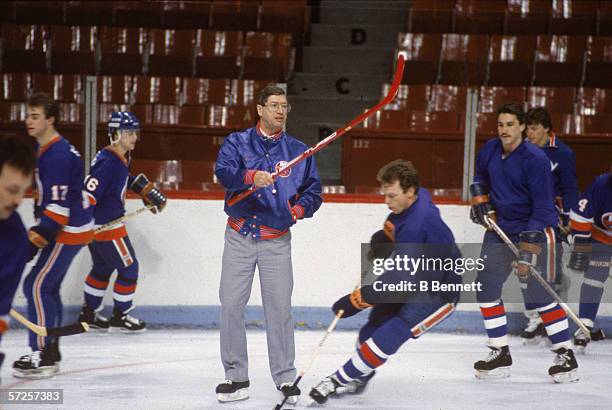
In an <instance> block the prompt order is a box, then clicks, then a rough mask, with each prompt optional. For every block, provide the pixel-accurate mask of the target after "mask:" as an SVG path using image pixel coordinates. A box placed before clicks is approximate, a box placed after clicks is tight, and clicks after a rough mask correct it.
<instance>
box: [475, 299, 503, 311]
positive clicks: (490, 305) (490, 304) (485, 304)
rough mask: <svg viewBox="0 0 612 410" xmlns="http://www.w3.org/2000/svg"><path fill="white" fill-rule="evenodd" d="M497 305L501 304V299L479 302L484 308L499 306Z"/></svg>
mask: <svg viewBox="0 0 612 410" xmlns="http://www.w3.org/2000/svg"><path fill="white" fill-rule="evenodd" d="M497 305H501V301H500V300H497V301H495V302H487V303H479V304H478V306H480V307H481V308H483V309H486V308H490V307H493V306H497Z"/></svg>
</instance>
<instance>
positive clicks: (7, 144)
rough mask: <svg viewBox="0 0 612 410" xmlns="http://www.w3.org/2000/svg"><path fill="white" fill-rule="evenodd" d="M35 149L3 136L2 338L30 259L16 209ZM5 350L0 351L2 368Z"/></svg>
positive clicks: (29, 176) (0, 159) (27, 182)
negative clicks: (23, 273) (22, 275)
mask: <svg viewBox="0 0 612 410" xmlns="http://www.w3.org/2000/svg"><path fill="white" fill-rule="evenodd" d="M35 166H36V157H35V156H34V151H33V150H32V148H30V147H29V146H28V145H26V144H24V143H23V142H21V141H19V140H18V139H16V138H6V137H0V284H1V286H0V340H2V334H3V333H4V332H5V331H6V330H7V329H8V314H9V311H10V309H11V304H12V303H13V297H14V296H15V292H16V291H17V286H18V285H19V281H20V280H21V273H22V272H23V269H24V267H25V265H26V263H27V262H28V260H29V259H30V245H29V241H28V235H27V232H26V230H25V227H24V226H23V222H21V217H20V216H19V214H18V213H17V212H15V211H16V210H17V207H18V206H19V204H20V203H21V201H22V199H23V196H24V195H25V193H26V191H27V189H28V188H29V187H30V185H31V183H32V174H33V173H34V167H35ZM3 361H4V353H2V352H0V368H2V362H3Z"/></svg>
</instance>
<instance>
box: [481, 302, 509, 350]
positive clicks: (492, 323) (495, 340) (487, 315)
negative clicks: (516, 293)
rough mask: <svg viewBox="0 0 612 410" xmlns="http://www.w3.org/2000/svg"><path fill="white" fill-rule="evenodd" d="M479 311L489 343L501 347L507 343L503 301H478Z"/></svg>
mask: <svg viewBox="0 0 612 410" xmlns="http://www.w3.org/2000/svg"><path fill="white" fill-rule="evenodd" d="M480 312H481V313H482V318H483V320H484V326H485V329H486V330H487V336H488V337H489V345H490V346H493V347H502V346H507V345H508V321H507V319H506V309H505V308H504V302H502V301H497V302H490V303H480Z"/></svg>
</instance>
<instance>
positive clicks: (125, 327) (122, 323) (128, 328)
mask: <svg viewBox="0 0 612 410" xmlns="http://www.w3.org/2000/svg"><path fill="white" fill-rule="evenodd" d="M146 326H147V324H146V323H145V322H144V320H140V319H136V318H135V317H132V316H130V315H128V314H127V312H121V311H118V310H115V311H113V316H111V320H110V330H111V331H116V330H119V331H120V332H122V333H128V334H132V333H142V332H144V331H145V330H147V329H146Z"/></svg>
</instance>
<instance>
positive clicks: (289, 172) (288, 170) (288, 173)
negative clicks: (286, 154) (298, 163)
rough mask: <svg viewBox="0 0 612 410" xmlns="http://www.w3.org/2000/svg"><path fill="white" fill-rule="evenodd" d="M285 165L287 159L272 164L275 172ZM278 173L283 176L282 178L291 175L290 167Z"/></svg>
mask: <svg viewBox="0 0 612 410" xmlns="http://www.w3.org/2000/svg"><path fill="white" fill-rule="evenodd" d="M285 165H287V161H279V162H277V163H276V165H275V166H274V170H275V171H276V172H278V170H279V169H281V168H282V167H284V166H285ZM278 175H279V176H281V177H283V178H287V177H288V176H289V175H291V168H289V169H286V170H284V171H283V172H281V173H280V174H278Z"/></svg>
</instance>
